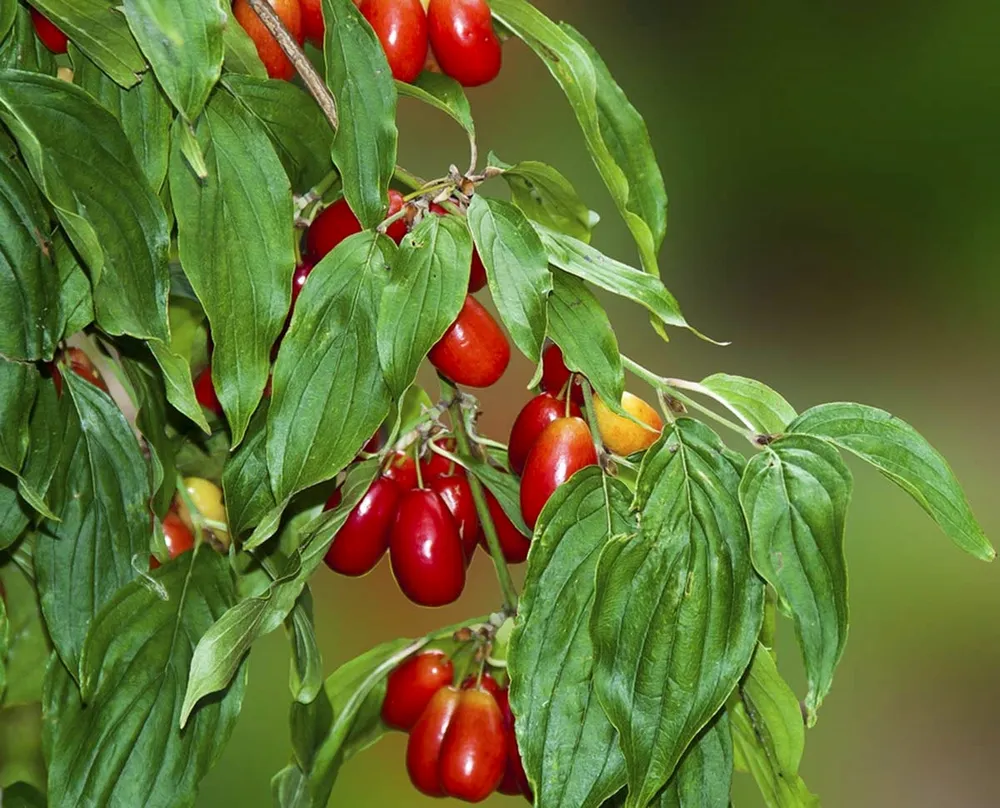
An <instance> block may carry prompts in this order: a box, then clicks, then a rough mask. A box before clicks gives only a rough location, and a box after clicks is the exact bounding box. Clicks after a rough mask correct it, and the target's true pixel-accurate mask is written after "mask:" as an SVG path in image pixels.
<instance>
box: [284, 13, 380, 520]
mask: <svg viewBox="0 0 1000 808" xmlns="http://www.w3.org/2000/svg"><path fill="white" fill-rule="evenodd" d="M327 19H329V17H328V18H327ZM393 249H394V246H393V244H392V242H391V241H390V240H389V239H388V238H386V237H385V236H377V235H376V234H375V233H373V232H371V231H368V232H364V233H358V234H356V235H353V236H351V237H350V238H348V239H345V240H344V241H342V242H341V243H340V244H339V245H337V247H336V248H335V249H334V250H333V252H331V253H330V254H329V255H327V256H326V257H325V258H324V259H323V260H322V261H320V263H319V264H317V265H316V268H315V269H314V270H313V272H312V274H311V275H310V276H309V283H307V284H306V285H305V287H303V289H302V295H301V297H299V299H298V301H297V302H296V305H295V313H294V315H293V316H292V322H291V325H290V327H289V329H288V333H287V334H286V335H285V337H284V339H283V340H282V342H281V350H280V351H279V352H278V359H277V362H275V365H274V397H273V398H272V400H271V407H270V409H269V411H268V414H267V467H268V469H269V470H270V473H271V485H272V487H273V488H274V497H275V500H276V501H277V502H278V503H279V504H281V503H283V502H287V500H288V499H289V498H290V497H291V496H293V495H294V494H296V493H298V492H299V491H302V490H304V489H306V488H308V487H309V486H311V485H315V484H316V483H319V482H323V481H324V480H329V479H332V478H333V476H334V475H336V474H337V472H339V471H340V470H341V469H343V468H344V467H345V466H347V464H348V463H350V462H351V460H352V459H353V458H354V457H355V456H356V455H357V453H358V451H359V450H360V449H361V447H362V446H363V445H364V443H365V441H367V440H368V439H369V438H370V437H371V436H372V434H373V433H374V432H375V430H376V429H377V428H378V426H379V424H381V423H382V421H384V420H385V417H386V415H387V414H388V413H389V406H390V403H391V400H390V395H389V387H388V386H387V385H386V382H385V379H383V377H382V370H381V368H380V367H379V356H378V349H377V347H376V336H375V335H376V322H377V311H378V305H379V299H380V298H381V296H382V291H383V289H384V288H385V284H386V280H387V278H388V273H387V272H386V268H387V267H388V265H389V263H390V259H391V254H392V250H393Z"/></svg>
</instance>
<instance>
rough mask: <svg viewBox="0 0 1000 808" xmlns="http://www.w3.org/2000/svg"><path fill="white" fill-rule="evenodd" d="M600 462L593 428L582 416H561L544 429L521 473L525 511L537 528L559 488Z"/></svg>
mask: <svg viewBox="0 0 1000 808" xmlns="http://www.w3.org/2000/svg"><path fill="white" fill-rule="evenodd" d="M596 464H597V451H596V450H595V449H594V442H593V439H592V438H591V435H590V429H589V428H588V427H587V423H586V421H584V420H583V419H582V418H560V419H558V420H556V421H553V422H552V423H551V424H549V425H548V426H547V427H545V429H544V430H543V431H542V434H541V435H539V436H538V440H537V441H535V445H534V446H533V447H531V451H530V452H529V453H528V459H527V461H526V462H525V464H524V474H523V475H522V477H521V514H522V515H523V516H524V521H525V522H526V523H527V525H528V527H530V528H533V527H534V526H535V522H537V521H538V515H539V514H540V513H541V512H542V508H544V507H545V503H546V502H548V501H549V497H551V496H552V494H553V493H554V492H555V490H556V489H557V488H558V487H559V486H560V485H562V484H563V483H564V482H566V481H567V480H568V479H569V478H570V477H572V476H573V475H574V474H576V472H578V471H579V470H580V469H582V468H586V467H587V466H593V465H596Z"/></svg>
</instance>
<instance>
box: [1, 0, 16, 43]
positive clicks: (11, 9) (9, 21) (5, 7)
mask: <svg viewBox="0 0 1000 808" xmlns="http://www.w3.org/2000/svg"><path fill="white" fill-rule="evenodd" d="M17 9H18V3H17V0H0V42H3V40H4V38H5V37H6V36H7V34H8V32H9V31H10V29H11V28H13V27H14V20H16V19H17Z"/></svg>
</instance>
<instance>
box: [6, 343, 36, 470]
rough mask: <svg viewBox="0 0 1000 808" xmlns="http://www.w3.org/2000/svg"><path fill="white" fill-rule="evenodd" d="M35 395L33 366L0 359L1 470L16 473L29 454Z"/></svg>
mask: <svg viewBox="0 0 1000 808" xmlns="http://www.w3.org/2000/svg"><path fill="white" fill-rule="evenodd" d="M37 392H38V371H37V370H35V366H34V365H29V364H25V363H22V362H11V361H9V360H7V359H4V358H3V357H2V356H0V413H2V414H3V415H2V416H0V469H6V470H7V471H9V472H10V473H11V474H19V473H20V471H21V466H22V465H23V463H24V458H25V455H26V454H27V452H28V435H29V419H30V417H31V408H32V406H34V403H35V394H36V393H37Z"/></svg>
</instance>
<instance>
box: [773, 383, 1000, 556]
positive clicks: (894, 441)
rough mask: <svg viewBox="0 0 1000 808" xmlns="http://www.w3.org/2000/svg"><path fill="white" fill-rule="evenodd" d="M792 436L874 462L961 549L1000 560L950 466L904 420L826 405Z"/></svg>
mask: <svg viewBox="0 0 1000 808" xmlns="http://www.w3.org/2000/svg"><path fill="white" fill-rule="evenodd" d="M787 431H788V432H790V433H797V434H801V435H813V436H815V437H817V438H823V439H824V440H827V441H829V442H830V443H833V444H834V445H835V446H838V447H840V448H841V449H846V450H847V451H849V452H852V453H853V454H855V455H857V456H858V457H860V458H861V459H862V460H866V461H867V462H869V463H871V464H872V465H873V466H875V468H877V469H878V470H879V471H881V472H882V473H883V474H884V475H885V476H886V477H888V478H889V479H890V480H892V481H893V482H894V483H896V485H898V486H899V487H900V488H902V489H903V490H904V491H906V493H908V494H909V495H910V496H911V497H913V498H914V499H915V500H916V501H917V503H918V504H919V505H920V507H922V508H923V509H924V510H925V511H927V513H928V514H930V516H931V517H932V518H933V519H934V521H935V522H937V523H938V525H940V526H941V529H942V530H944V532H945V533H946V534H947V535H948V537H949V538H950V539H951V540H952V541H954V542H955V544H957V545H958V546H959V547H961V548H962V549H963V550H965V551H966V552H967V553H970V554H971V555H974V556H975V557H976V558H980V559H982V560H983V561H992V560H993V559H994V558H995V557H996V550H994V549H993V547H992V545H991V544H990V542H989V540H988V539H987V538H986V535H985V534H984V533H983V529H982V528H981V527H980V526H979V523H978V522H977V521H976V517H975V516H973V514H972V509H971V508H970V507H969V502H968V500H967V499H966V497H965V492H964V491H963V490H962V487H961V485H959V482H958V480H957V479H955V474H954V473H953V472H952V470H951V468H950V467H949V465H948V462H947V461H946V460H945V459H944V458H943V457H942V456H941V455H940V454H939V453H938V452H937V450H935V449H934V447H932V446H931V445H930V444H929V443H928V442H927V441H926V439H924V438H923V437H922V436H921V435H920V433H919V432H917V430H915V429H914V428H913V427H912V426H910V425H909V424H908V423H906V422H905V421H903V420H902V419H900V418H897V417H896V416H894V415H892V414H890V413H888V412H886V411H885V410H879V409H876V408H875V407H867V406H865V405H864V404H847V403H834V404H821V405H820V406H818V407H813V408H812V409H810V410H807V411H806V412H804V413H803V414H802V415H800V416H799V417H798V418H797V419H796V420H795V421H793V422H792V423H791V424H790V425H789V426H788V430H787Z"/></svg>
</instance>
